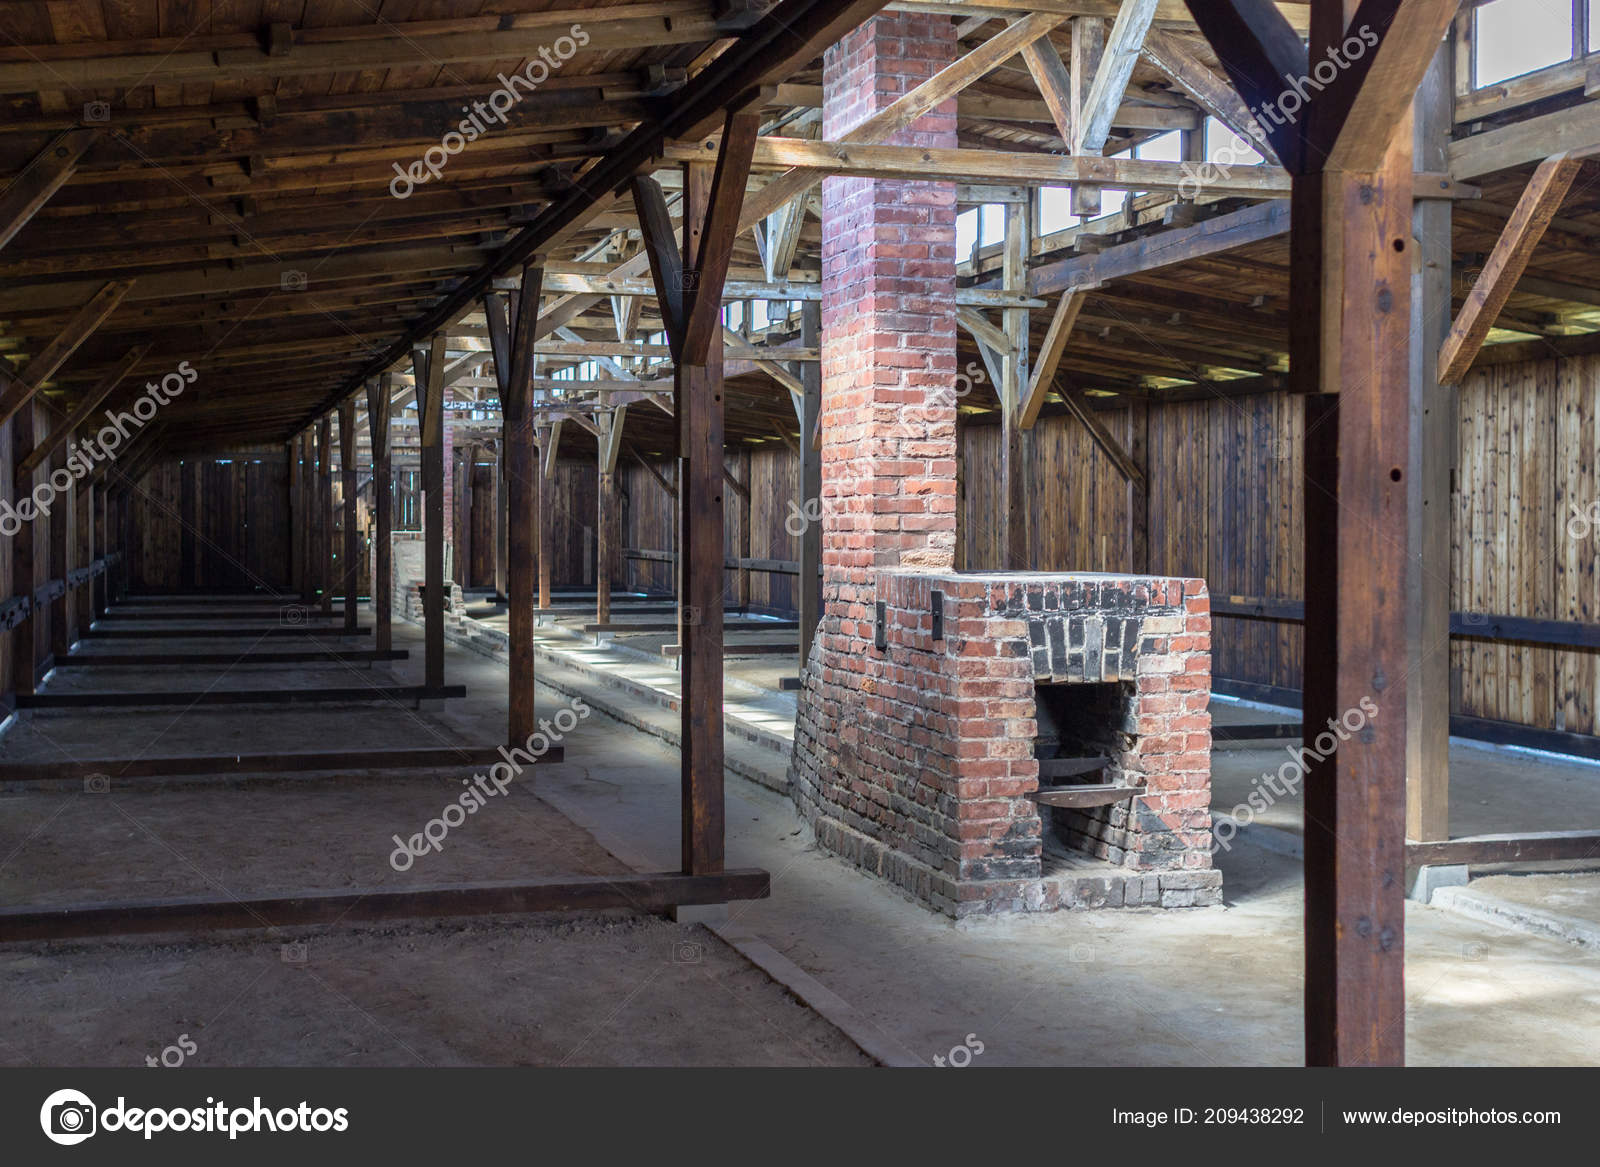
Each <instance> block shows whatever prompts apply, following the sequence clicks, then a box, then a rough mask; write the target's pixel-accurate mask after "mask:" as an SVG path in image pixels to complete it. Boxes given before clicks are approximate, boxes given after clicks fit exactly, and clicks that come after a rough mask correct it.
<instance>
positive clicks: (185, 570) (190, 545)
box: [178, 462, 200, 591]
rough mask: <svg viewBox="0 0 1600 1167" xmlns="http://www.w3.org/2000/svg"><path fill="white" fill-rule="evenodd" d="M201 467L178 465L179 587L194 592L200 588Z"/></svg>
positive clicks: (189, 464) (191, 464)
mask: <svg viewBox="0 0 1600 1167" xmlns="http://www.w3.org/2000/svg"><path fill="white" fill-rule="evenodd" d="M199 471H200V467H199V466H198V465H197V464H195V463H194V462H179V463H178V587H179V588H181V589H183V590H184V591H194V590H195V589H196V588H197V587H198V586H199V584H198V575H197V572H196V569H195V542H194V535H195V531H196V530H197V529H198V528H197V527H196V525H195V519H196V516H195V507H196V501H195V487H196V480H197V479H198V478H199V476H200V475H199Z"/></svg>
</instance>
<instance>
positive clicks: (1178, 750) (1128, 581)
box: [789, 571, 1222, 918]
mask: <svg viewBox="0 0 1600 1167" xmlns="http://www.w3.org/2000/svg"><path fill="white" fill-rule="evenodd" d="M876 580H877V582H876V588H875V595H874V596H873V601H872V602H867V603H860V602H857V603H855V604H852V605H849V606H848V607H844V606H841V605H831V606H830V607H829V608H828V609H827V614H826V615H825V616H824V620H823V624H822V628H821V630H820V631H821V634H820V635H819V636H818V637H817V639H816V641H815V642H814V643H813V647H812V654H811V659H810V660H809V661H807V663H806V668H805V670H804V674H803V676H802V681H801V692H800V700H799V709H798V716H797V718H796V725H795V747H794V753H793V756H792V760H791V763H790V773H789V778H790V789H791V793H792V796H793V798H794V801H795V804H796V806H797V807H798V809H799V811H800V813H801V815H802V816H803V817H804V818H805V819H806V821H807V822H808V823H809V824H810V826H811V828H812V831H813V832H814V834H815V836H816V839H817V842H818V844H819V845H820V846H821V847H822V848H823V849H824V850H826V851H830V852H832V853H834V854H836V855H838V856H839V857H840V858H842V859H844V860H845V861H847V862H849V863H852V864H854V865H855V866H857V867H859V868H861V869H863V870H865V871H867V872H869V873H871V874H873V875H876V876H878V877H880V878H882V879H884V880H886V881H887V882H889V883H892V884H894V885H895V886H897V887H899V888H901V889H902V890H904V891H905V892H907V893H908V894H910V895H911V896H912V897H913V898H915V899H916V900H919V901H921V902H923V903H925V904H927V905H928V906H930V907H932V908H935V909H937V910H939V911H941V912H944V913H946V914H948V915H951V916H955V917H958V918H961V917H968V916H975V915H986V914H992V913H1002V912H1034V911H1057V910H1062V909H1081V908H1102V907H1105V908H1109V907H1160V908H1187V907H1205V906H1210V905H1214V904H1218V903H1220V902H1221V899H1222V875H1221V872H1219V871H1216V870H1214V869H1213V868H1212V867H1211V820H1210V811H1209V803H1210V756H1209V751H1210V744H1211V740H1210V713H1209V710H1208V705H1209V700H1210V602H1209V599H1208V597H1207V595H1206V592H1205V586H1204V583H1203V582H1202V581H1200V580H1182V579H1166V578H1160V577H1126V576H1093V575H1049V576H1046V575H1038V574H1021V573H1019V574H1009V573H995V574H988V575H982V576H971V575H945V574H939V575H927V574H920V573H910V572H900V571H892V572H882V573H879V574H878V575H877V577H876ZM935 593H937V595H935ZM858 597H859V599H865V598H866V597H864V596H859V593H858ZM878 601H881V604H882V615H881V617H880V616H879V615H878V613H877V612H876V611H875V603H876V602H878ZM936 610H937V611H938V613H939V617H940V618H939V619H937V621H936V620H935V617H934V615H933V613H934V612H935V611H936ZM880 644H881V647H880ZM1046 686H1050V687H1051V688H1052V689H1053V699H1055V698H1056V697H1060V696H1067V697H1070V698H1071V699H1072V700H1074V701H1076V700H1079V699H1080V695H1084V696H1087V695H1088V694H1090V693H1091V691H1092V689H1093V688H1097V689H1098V690H1099V695H1100V698H1102V699H1107V700H1108V702H1109V703H1105V702H1102V703H1101V704H1094V703H1093V702H1092V701H1091V702H1090V703H1089V704H1087V705H1086V706H1085V707H1084V709H1080V710H1079V711H1078V713H1077V721H1078V725H1077V726H1076V727H1071V726H1069V729H1068V730H1067V731H1064V732H1068V733H1070V732H1071V730H1072V729H1073V728H1076V729H1079V730H1081V729H1082V728H1083V725H1084V723H1085V717H1087V723H1088V724H1089V725H1092V726H1094V727H1099V728H1100V729H1102V730H1103V736H1102V737H1100V738H1099V739H1098V740H1097V741H1096V743H1095V746H1094V748H1096V749H1097V750H1098V751H1099V752H1102V753H1103V755H1104V757H1105V759H1106V765H1105V770H1106V775H1105V778H1104V779H1103V780H1107V781H1108V782H1109V784H1111V785H1117V786H1120V785H1128V786H1131V787H1133V788H1135V789H1136V790H1137V793H1136V794H1133V795H1131V796H1130V797H1127V798H1125V799H1121V800H1118V801H1117V802H1115V803H1114V804H1111V805H1105V806H1097V807H1094V808H1093V809H1089V810H1081V811H1080V810H1065V809H1060V808H1052V809H1045V808H1041V806H1040V805H1039V804H1038V803H1037V802H1036V801H1035V800H1034V798H1033V795H1034V794H1035V792H1036V791H1038V790H1039V789H1040V762H1039V760H1038V757H1036V755H1035V749H1036V738H1037V737H1038V736H1039V734H1040V725H1041V722H1040V720H1039V719H1040V718H1042V717H1045V715H1046V714H1047V713H1048V710H1046V708H1045V706H1046V705H1047V704H1050V702H1046V701H1045V696H1046V695H1047V691H1046V688H1045V687H1046ZM1065 723H1066V722H1065V719H1063V724H1065ZM1083 748H1084V747H1083V742H1082V741H1079V742H1077V743H1076V751H1081V750H1082V749H1083ZM1045 756H1046V757H1054V756H1057V755H1054V754H1047V755H1045ZM1060 756H1062V757H1065V756H1067V755H1066V754H1065V753H1063V754H1062V755H1060ZM1051 785H1052V786H1053V788H1055V789H1060V787H1059V786H1058V785H1055V784H1054V783H1052V784H1051ZM1041 810H1044V813H1043V816H1042V817H1041ZM1052 820H1053V821H1052Z"/></svg>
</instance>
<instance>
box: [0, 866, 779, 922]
mask: <svg viewBox="0 0 1600 1167" xmlns="http://www.w3.org/2000/svg"><path fill="white" fill-rule="evenodd" d="M413 858H414V857H413ZM771 883H772V878H771V876H769V875H768V874H767V873H766V872H765V871H761V870H759V869H754V868H742V869H735V870H730V871H724V872H720V873H718V874H715V875H680V874H678V873H676V872H663V873H660V874H654V875H593V876H578V875H562V876H551V877H548V878H543V879H522V880H517V879H506V880H496V881H492V882H482V883H460V884H434V885H427V886H422V887H414V888H410V889H408V890H404V891H399V890H395V889H394V888H393V887H370V888H356V889H353V890H341V891H322V890H316V891H303V892H294V893H290V894H288V895H280V896H273V897H270V898H261V899H242V898H235V899H229V900H216V899H207V898H205V897H187V898H181V899H162V900H128V901H123V902H120V903H96V904H73V905H66V906H62V907H38V908H36V907H22V908H4V909H0V943H12V942H16V941H32V942H37V941H40V940H66V939H74V938H82V937H87V936H118V935H142V934H146V933H151V932H212V931H222V930H237V929H262V930H266V929H272V928H290V927H302V926H305V925H309V924H351V923H357V922H362V923H368V922H372V921H382V920H407V919H425V918H430V917H440V918H447V917H455V916H486V915H496V916H498V915H526V914H529V913H533V912H554V911H599V910H601V909H604V908H633V909H635V910H638V911H647V912H649V911H659V910H661V909H663V908H670V907H676V906H679V905H689V904H725V903H729V902H731V901H735V900H752V899H762V898H764V897H766V896H767V895H769V894H770V893H771Z"/></svg>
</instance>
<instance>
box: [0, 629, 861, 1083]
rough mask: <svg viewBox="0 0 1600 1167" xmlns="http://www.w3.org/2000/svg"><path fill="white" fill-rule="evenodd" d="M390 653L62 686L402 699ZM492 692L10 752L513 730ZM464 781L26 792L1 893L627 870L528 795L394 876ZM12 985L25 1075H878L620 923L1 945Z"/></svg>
mask: <svg viewBox="0 0 1600 1167" xmlns="http://www.w3.org/2000/svg"><path fill="white" fill-rule="evenodd" d="M396 641H397V645H398V646H400V647H409V648H411V649H412V650H413V651H414V652H416V654H417V659H416V661H415V669H410V668H405V669H401V670H400V671H399V672H398V673H396V672H394V671H391V670H390V668H389V667H388V666H384V665H379V666H375V667H367V666H353V667H349V668H346V667H344V666H332V667H321V666H318V667H314V668H308V667H301V666H256V665H245V666H240V667H239V668H237V669H234V670H231V671H230V670H226V669H222V668H213V667H210V666H198V667H197V666H187V665H184V666H147V667H145V668H143V669H122V668H118V669H114V670H107V671H101V670H88V669H84V670H59V671H57V672H56V673H54V674H53V675H52V676H50V677H49V679H48V681H47V683H46V685H45V690H46V691H61V689H63V688H66V687H71V688H72V689H75V690H80V691H81V690H89V691H124V692H125V691H131V690H137V691H149V690H171V689H194V688H210V687H221V688H257V687H290V686H294V687H298V686H302V685H306V684H312V683H319V684H322V683H332V684H339V685H344V686H348V685H355V684H364V683H370V684H392V683H395V682H396V681H405V680H410V679H413V674H414V673H415V672H416V671H417V670H420V668H421V652H420V636H419V635H418V630H417V629H414V628H411V627H409V626H405V625H401V626H399V627H397V628H396ZM98 643H99V642H96V643H95V645H94V647H96V648H97V647H98ZM129 643H138V642H129ZM150 643H155V642H150ZM237 643H238V642H236V644H237ZM161 644H162V647H161V648H160V649H159V651H163V652H165V651H176V650H179V646H183V648H184V650H187V647H188V646H187V645H186V643H185V642H181V641H164V642H161ZM243 644H244V645H248V644H249V641H248V640H246V641H244V642H243ZM452 655H453V656H454V655H460V654H452ZM465 659H466V660H469V661H472V660H475V658H471V657H466V658H465ZM456 663H457V662H455V661H453V662H452V665H455V664H456ZM453 671H454V670H453ZM463 679H464V678H463ZM479 681H487V682H489V686H488V688H489V692H488V693H487V694H486V696H487V704H488V706H489V709H488V710H484V709H470V710H469V709H468V703H467V702H459V701H458V702H451V703H444V708H442V709H437V710H428V711H420V710H416V709H411V708H408V707H405V706H402V705H399V704H393V703H360V704H349V705H334V706H311V707H305V708H302V707H293V708H289V707H282V706H256V707H237V706H224V707H204V706H202V707H194V708H189V709H181V708H160V709H156V708H147V709H118V710H112V711H100V710H88V711H63V710H52V711H37V712H33V713H29V714H26V715H24V716H22V717H19V718H17V719H15V720H14V721H13V722H12V723H11V724H10V725H9V726H8V727H7V730H6V732H5V733H4V734H3V735H0V760H4V761H8V762H26V761H34V760H37V761H58V760H72V761H84V760H89V759H95V758H116V757H120V758H126V757H130V756H167V755H184V754H220V753H231V752H238V753H271V752H273V751H274V750H278V749H284V748H286V747H287V748H293V749H302V750H303V749H312V748H317V747H319V746H320V747H322V748H328V749H340V750H361V749H366V748H383V749H391V750H392V749H403V748H405V746H406V745H407V744H408V743H411V744H416V745H418V746H441V745H452V744H468V743H470V744H483V743H486V742H498V741H502V740H504V722H505V680H504V674H503V671H502V672H501V673H500V674H499V675H498V676H490V675H485V674H483V673H481V672H480V673H479V674H478V675H476V676H474V677H473V678H472V683H474V684H476V683H478V682H479ZM86 682H87V683H86ZM554 711H555V707H554V706H553V705H552V706H551V707H550V708H549V709H547V710H544V712H546V713H554ZM589 733H590V735H591V736H590V737H589V741H588V746H587V749H588V751H589V752H590V753H591V754H600V753H602V752H603V751H604V749H605V748H606V747H605V742H604V734H605V731H604V730H603V729H600V731H599V733H598V734H596V733H595V732H594V731H593V730H591V731H589ZM561 768H562V767H561V766H559V765H551V766H547V767H544V768H543V773H544V774H547V775H548V774H551V773H553V772H554V771H555V770H558V769H561ZM577 768H578V769H583V768H584V767H583V764H582V763H578V764H577ZM464 777H466V775H464V774H462V773H460V772H458V771H456V770H454V769H439V770H431V771H429V770H424V771H414V772H405V773H395V772H378V771H358V772H355V773H349V772H345V773H323V774H304V775H288V776H285V775H276V776H270V777H268V778H266V779H264V780H257V781H254V782H252V783H249V784H240V783H238V782H235V781H231V780H218V779H194V778H190V779H172V780H167V781H163V782H149V781H141V782H137V783H134V782H118V781H113V783H112V784H111V788H110V789H109V790H108V791H105V792H100V791H98V790H91V789H90V788H89V787H88V786H87V785H86V784H72V785H63V784H60V783H54V784H49V783H42V782H17V783H11V784H9V786H8V787H7V788H6V789H5V790H4V791H0V902H3V903H5V904H7V905H17V906H20V905H36V906H48V905H64V904H70V903H84V902H104V901H108V900H112V901H114V900H135V899H150V898H163V897H169V896H185V895H188V896H205V897H209V898H216V899H230V898H234V897H250V896H260V895H270V894H273V893H276V892H287V891H291V890H295V889H306V888H315V889H349V888H383V889H398V888H404V887H406V886H408V885H428V884H439V883H455V882H459V881H465V880H473V879H486V880H498V879H508V878H515V877H517V876H528V877H535V876H540V875H554V874H574V875H608V874H619V873H624V872H626V871H627V870H628V868H627V867H625V866H624V865H623V864H622V863H620V862H619V861H618V860H617V859H616V858H615V857H613V856H612V855H610V854H608V853H607V852H606V851H604V850H603V849H602V848H601V847H599V846H598V845H597V844H596V843H595V842H594V840H593V839H592V837H591V836H590V835H589V834H588V833H587V832H585V831H583V830H582V829H581V828H578V827H576V826H575V825H574V824H573V823H572V822H571V821H570V820H568V819H567V818H566V817H565V816H564V815H562V814H561V813H560V812H559V811H558V810H556V809H555V808H554V807H552V806H551V805H550V804H548V803H546V802H545V801H543V800H541V799H540V798H539V797H537V795H536V794H535V793H534V783H533V782H532V781H531V780H530V781H521V780H519V781H517V782H514V783H513V784H512V786H511V787H510V788H509V790H508V792H507V794H506V795H504V796H502V797H500V798H497V799H495V800H493V801H491V802H490V803H489V804H488V805H486V806H485V807H484V808H483V809H482V810H480V811H479V813H478V814H476V815H474V816H472V817H471V818H469V819H467V820H466V823H465V824H463V825H462V826H461V827H460V828H458V829H456V830H453V831H451V833H450V835H449V836H448V838H447V839H446V840H445V842H444V847H443V849H442V850H441V851H439V852H437V853H429V854H425V855H423V856H422V857H420V858H418V859H417V860H416V861H415V862H414V864H413V865H412V866H411V867H410V868H409V869H408V870H406V871H405V872H396V871H395V870H394V868H393V867H392V865H391V862H390V857H391V855H392V854H393V853H394V851H395V847H396V844H395V842H394V838H393V837H394V836H395V835H396V834H398V835H401V836H402V837H408V836H410V835H412V834H414V833H416V832H419V831H421V830H422V829H423V826H424V824H426V823H427V822H428V820H429V819H430V818H433V817H434V816H436V815H438V813H439V812H440V810H441V809H442V808H443V807H444V806H445V805H446V804H447V803H448V802H450V801H451V800H453V799H454V798H455V797H456V796H457V794H458V793H459V792H460V782H461V781H462V780H463V778H464ZM0 995H3V996H4V997H5V999H6V1001H7V1008H6V1009H5V1010H4V1011H3V1014H0V1064H6V1065H102V1066H118V1065H127V1066H136V1065H143V1064H144V1061H143V1059H144V1058H145V1057H146V1056H152V1055H153V1056H156V1057H161V1056H162V1055H163V1053H165V1054H166V1055H167V1056H168V1057H169V1058H171V1059H177V1058H178V1057H179V1055H180V1054H184V1055H185V1058H186V1059H187V1060H191V1061H192V1062H193V1063H194V1064H200V1065H255V1066H278V1065H339V1066H346V1065H682V1066H692V1065H782V1066H799V1065H846V1066H861V1065H870V1064H871V1059H870V1058H868V1057H867V1056H866V1055H864V1054H863V1053H862V1052H861V1050H860V1049H859V1048H858V1047H857V1046H856V1045H855V1044H854V1043H853V1042H851V1041H850V1040H849V1039H848V1038H847V1037H846V1036H845V1035H844V1034H842V1033H841V1032H840V1031H839V1030H838V1029H837V1028H836V1027H835V1026H834V1025H832V1024H831V1023H830V1022H828V1021H827V1020H825V1019H824V1018H822V1017H820V1016H818V1015H817V1014H816V1013H815V1012H814V1011H812V1010H811V1009H809V1008H807V1007H806V1006H804V1005H803V1004H801V1003H800V1002H799V1001H797V1000H796V999H795V998H794V997H793V996H792V995H791V994H790V993H789V992H788V990H787V989H786V988H785V987H784V986H782V985H780V984H778V983H777V982H775V981H773V980H772V979H771V978H770V977H769V976H768V975H767V974H766V973H764V972H762V971H761V970H760V969H759V968H757V967H756V966H754V965H752V964H751V963H750V962H749V961H748V960H747V959H745V958H744V957H743V956H742V955H740V954H739V953H738V952H737V951H736V950H735V949H733V948H732V947H730V946H729V945H727V944H726V943H725V942H723V941H722V940H721V939H720V938H718V937H717V936H715V935H714V934H713V933H711V932H709V931H707V930H705V929H704V928H702V927H700V926H698V925H683V926H679V925H674V924H671V923H668V922H667V921H665V920H663V919H659V918H657V917H654V916H649V915H645V914H641V913H638V912H634V911H622V910H616V911H610V912H603V913H581V914H580V913H574V914H560V913H552V914H549V915H545V916H535V917H518V918H507V919H501V918H474V919H471V920H466V921H460V922H450V921H438V922H433V921H426V920H424V921H418V922H416V923H414V924H405V925H382V926H378V925H357V926H352V927H321V928H296V929H282V928H275V929H271V930H270V931H268V932H266V933H264V934H261V933H256V934H243V933H226V934H220V935H218V936H213V937H198V936H168V937H159V938H139V937H131V938H122V939H112V940H104V941H94V942H61V943H54V944H29V943H18V944H4V945H0ZM190 1046H192V1047H194V1048H193V1049H192V1050H191V1049H188V1048H187V1047H190Z"/></svg>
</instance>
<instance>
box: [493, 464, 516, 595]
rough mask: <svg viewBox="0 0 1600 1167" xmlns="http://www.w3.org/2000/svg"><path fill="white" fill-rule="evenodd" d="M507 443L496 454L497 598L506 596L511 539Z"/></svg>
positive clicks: (494, 578)
mask: <svg viewBox="0 0 1600 1167" xmlns="http://www.w3.org/2000/svg"><path fill="white" fill-rule="evenodd" d="M507 505H508V502H507V498H506V443H505V439H504V438H502V439H501V440H500V442H499V443H498V444H497V445H496V446H495V452H494V571H493V575H492V577H491V579H490V583H491V584H492V585H493V586H494V594H495V595H496V596H497V597H501V598H504V597H505V596H506V594H507V593H506V587H507V584H506V554H507V550H506V543H507V541H508V540H509V539H510V537H511V531H510V527H509V526H508V519H509V516H508V515H507V513H506V507H507Z"/></svg>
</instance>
